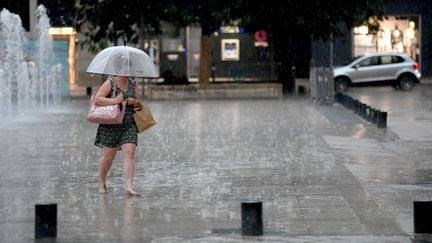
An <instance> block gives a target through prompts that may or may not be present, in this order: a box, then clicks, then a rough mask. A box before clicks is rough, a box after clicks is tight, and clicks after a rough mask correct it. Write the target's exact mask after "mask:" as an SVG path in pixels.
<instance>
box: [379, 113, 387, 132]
mask: <svg viewBox="0 0 432 243" xmlns="http://www.w3.org/2000/svg"><path fill="white" fill-rule="evenodd" d="M377 126H378V127H379V128H386V127H387V112H385V111H381V112H378V122H377Z"/></svg>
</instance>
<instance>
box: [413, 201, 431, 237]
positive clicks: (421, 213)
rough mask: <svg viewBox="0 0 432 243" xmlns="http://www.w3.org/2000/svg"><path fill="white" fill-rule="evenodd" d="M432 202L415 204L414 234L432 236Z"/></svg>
mask: <svg viewBox="0 0 432 243" xmlns="http://www.w3.org/2000/svg"><path fill="white" fill-rule="evenodd" d="M431 218H432V201H417V202H416V201H415V202H414V233H416V234H432V221H431Z"/></svg>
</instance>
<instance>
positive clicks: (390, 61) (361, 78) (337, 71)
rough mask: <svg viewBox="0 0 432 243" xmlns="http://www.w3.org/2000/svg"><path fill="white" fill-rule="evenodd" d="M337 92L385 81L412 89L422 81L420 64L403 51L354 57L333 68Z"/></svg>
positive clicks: (401, 87) (403, 88)
mask: <svg viewBox="0 0 432 243" xmlns="http://www.w3.org/2000/svg"><path fill="white" fill-rule="evenodd" d="M333 75H334V80H335V90H336V92H343V91H346V90H348V87H349V86H351V85H355V84H360V83H370V82H374V83H375V82H383V83H384V82H385V83H389V84H391V85H393V87H395V88H400V89H401V90H411V89H412V88H413V87H414V86H415V84H417V83H419V82H420V78H421V74H420V72H419V65H418V63H416V62H415V61H414V60H412V59H411V58H410V57H409V56H408V55H406V54H403V53H375V54H367V55H364V56H359V57H354V58H353V59H352V60H351V61H350V62H349V63H348V64H347V65H344V66H340V67H335V68H334V69H333Z"/></svg>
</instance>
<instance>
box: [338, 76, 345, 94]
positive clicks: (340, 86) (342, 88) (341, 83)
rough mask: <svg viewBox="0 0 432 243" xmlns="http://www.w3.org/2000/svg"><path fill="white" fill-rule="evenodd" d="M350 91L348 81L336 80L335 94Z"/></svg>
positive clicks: (343, 79)
mask: <svg viewBox="0 0 432 243" xmlns="http://www.w3.org/2000/svg"><path fill="white" fill-rule="evenodd" d="M347 90H348V79H346V78H342V77H341V78H336V80H335V92H336V93H342V92H345V91H347Z"/></svg>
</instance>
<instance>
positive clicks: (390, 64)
mask: <svg viewBox="0 0 432 243" xmlns="http://www.w3.org/2000/svg"><path fill="white" fill-rule="evenodd" d="M397 60H398V59H397V56H394V55H384V56H381V65H380V70H381V78H382V80H392V79H395V76H396V75H397V73H398V70H399V69H400V68H401V67H400V64H399V63H397Z"/></svg>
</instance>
